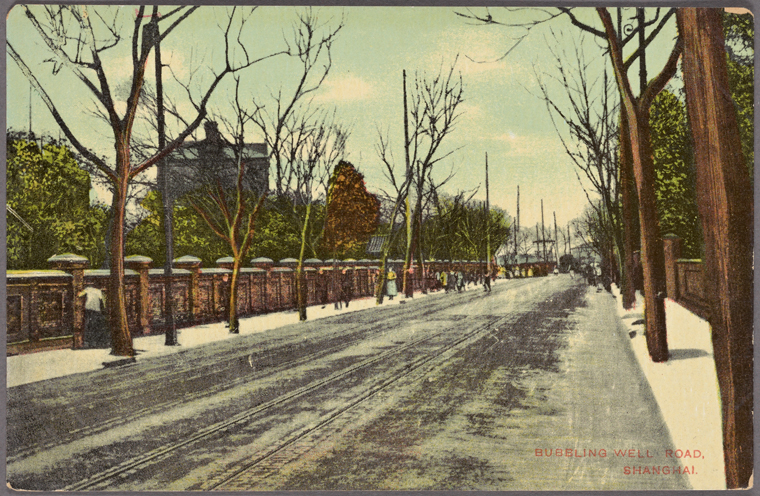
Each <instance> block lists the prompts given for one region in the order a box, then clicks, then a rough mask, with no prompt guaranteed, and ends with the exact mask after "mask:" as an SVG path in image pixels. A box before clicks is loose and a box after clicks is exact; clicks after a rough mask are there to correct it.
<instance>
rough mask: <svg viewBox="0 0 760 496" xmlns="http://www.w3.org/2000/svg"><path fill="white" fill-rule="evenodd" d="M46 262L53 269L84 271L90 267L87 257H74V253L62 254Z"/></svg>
mask: <svg viewBox="0 0 760 496" xmlns="http://www.w3.org/2000/svg"><path fill="white" fill-rule="evenodd" d="M47 262H48V263H49V264H50V265H51V266H52V267H53V268H54V269H61V270H65V269H86V268H87V267H89V266H90V261H89V260H88V259H87V257H83V256H81V255H76V254H74V253H63V254H61V255H53V256H52V257H50V258H48V259H47Z"/></svg>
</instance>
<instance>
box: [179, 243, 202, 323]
mask: <svg viewBox="0 0 760 496" xmlns="http://www.w3.org/2000/svg"><path fill="white" fill-rule="evenodd" d="M173 263H174V266H175V267H177V268H178V269H185V270H189V271H190V298H189V300H190V301H188V306H189V307H190V308H189V312H190V319H191V320H192V321H193V322H199V321H200V320H202V318H203V316H202V315H201V304H200V299H201V290H200V284H199V281H200V276H201V259H200V258H198V257H194V256H192V255H185V256H184V257H179V258H175V259H174V262H173Z"/></svg>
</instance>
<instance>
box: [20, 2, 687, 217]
mask: <svg viewBox="0 0 760 496" xmlns="http://www.w3.org/2000/svg"><path fill="white" fill-rule="evenodd" d="M112 9H113V10H114V11H117V10H118V11H119V15H120V16H121V17H120V18H121V19H122V21H123V26H124V28H125V31H124V32H125V33H128V32H129V26H130V24H131V22H132V20H133V19H134V11H135V7H134V6H128V7H123V8H120V9H119V8H118V7H112ZM294 12H295V10H294V8H293V7H260V8H258V9H257V10H256V11H255V12H254V13H253V17H252V18H251V20H252V23H251V24H250V26H249V27H250V28H252V29H250V30H249V32H248V34H247V37H246V38H245V41H246V46H247V47H248V49H249V51H250V52H251V53H252V54H254V55H256V54H258V55H262V54H264V53H268V51H271V50H273V49H277V47H280V46H282V38H283V33H288V32H289V30H290V27H289V26H290V25H291V22H292V21H293V19H294ZM316 12H317V13H318V15H319V18H320V21H321V22H328V23H329V22H332V23H333V24H335V23H337V22H338V21H339V20H340V18H341V16H343V18H344V19H345V27H344V28H343V30H342V31H341V32H340V34H339V36H338V38H337V40H336V42H335V45H334V49H333V66H332V70H331V72H330V74H329V76H328V78H327V80H326V81H325V83H324V85H323V87H322V88H321V89H320V90H319V92H318V93H316V94H315V102H316V103H319V104H323V105H334V106H335V107H336V109H337V113H338V116H339V118H340V119H341V120H343V121H345V122H349V123H353V134H352V136H351V139H350V141H349V156H348V159H349V160H350V161H352V162H353V163H354V164H355V165H357V166H358V167H359V169H360V170H361V171H362V172H363V173H364V174H365V176H366V180H367V185H368V187H369V188H370V190H378V189H380V188H387V185H386V184H385V182H384V181H385V179H384V177H383V175H382V170H381V164H380V161H379V159H378V157H377V155H376V153H375V145H376V143H377V128H381V129H383V130H390V133H391V140H392V143H391V144H392V146H393V147H394V148H393V149H394V155H395V157H396V158H397V160H399V159H400V160H403V148H402V143H403V142H402V139H401V136H402V132H403V127H402V126H403V106H402V91H401V88H402V85H401V81H402V77H401V73H402V70H403V69H406V71H407V74H408V75H409V76H410V77H411V76H413V75H414V73H415V71H420V72H427V73H428V74H431V75H432V74H434V73H435V72H437V70H438V69H439V67H440V66H441V64H444V66H445V67H447V66H448V65H450V64H451V63H452V62H453V61H454V60H455V59H456V58H457V55H459V57H458V62H457V69H458V70H459V71H461V73H462V77H463V80H464V98H465V102H464V104H463V105H462V107H461V108H462V110H463V111H464V113H463V115H462V117H461V118H460V121H459V123H458V124H457V128H456V130H455V132H454V133H453V134H452V135H451V137H450V138H449V140H448V142H447V143H446V144H445V147H444V148H445V150H451V149H457V148H460V147H461V149H460V150H458V151H457V152H456V153H455V154H453V155H452V156H451V157H450V158H449V159H448V160H447V161H446V162H444V163H442V164H441V165H440V166H439V167H440V175H441V176H444V175H446V174H447V173H448V171H449V170H450V169H451V167H454V169H455V170H456V177H455V179H454V180H452V181H451V182H450V183H449V186H448V190H449V191H450V192H454V191H456V190H458V189H473V188H476V187H478V185H481V189H480V193H479V195H478V197H479V198H481V199H484V198H485V192H484V186H483V185H484V167H483V166H484V155H485V153H486V152H488V157H489V169H490V198H491V203H492V204H495V205H498V206H500V207H502V208H504V209H506V210H507V211H508V212H509V213H510V214H514V213H515V201H516V188H517V185H518V184H519V185H520V200H521V203H520V213H521V225H522V226H530V225H532V224H535V222H538V221H540V219H541V213H540V201H541V199H542V198H543V200H544V210H545V217H546V221H547V223H549V222H550V220H551V218H552V212H553V211H556V215H557V222H558V224H560V225H565V224H566V223H567V222H568V221H570V220H571V219H573V218H575V217H577V216H578V215H579V214H580V213H581V211H582V209H583V207H584V205H585V204H586V197H585V195H584V194H583V191H582V189H581V187H580V185H579V184H578V181H577V179H576V176H575V172H574V166H573V165H572V163H571V162H570V160H569V159H568V158H567V157H566V156H565V152H564V150H563V149H562V147H561V143H560V141H559V140H558V138H557V137H556V133H555V131H554V128H553V127H552V124H551V121H550V119H549V116H548V113H547V110H546V107H545V105H544V104H543V103H542V102H541V101H540V100H539V99H537V98H536V97H535V96H533V95H531V94H530V93H529V92H536V91H537V90H538V88H537V85H536V81H535V78H534V66H535V67H536V68H537V70H539V71H547V72H551V71H552V70H553V62H552V61H551V60H550V59H549V53H550V52H549V49H548V45H552V46H556V44H557V43H558V42H557V41H556V40H555V38H554V37H553V35H552V33H551V31H553V32H554V33H555V34H556V35H557V37H558V40H559V43H561V44H564V47H565V48H568V47H569V46H570V45H569V43H571V40H572V39H573V38H577V35H578V29H577V28H575V27H573V26H572V25H571V24H570V22H569V21H568V20H567V19H566V18H564V17H561V18H557V19H555V20H553V21H551V22H550V23H547V24H545V25H542V26H540V27H537V28H535V29H533V30H532V31H531V32H530V34H529V35H528V37H527V38H525V40H524V41H523V42H522V43H521V44H520V45H519V46H518V47H517V48H516V49H515V50H514V51H512V52H511V53H510V54H509V55H508V56H507V57H506V58H505V59H504V60H501V61H498V62H493V60H495V59H497V58H498V57H500V56H501V55H502V54H503V53H504V51H505V50H506V49H507V48H508V47H510V46H511V44H512V41H511V40H512V39H513V38H514V37H515V36H518V35H520V34H522V33H523V32H522V31H520V30H518V29H515V28H505V27H499V26H489V27H484V26H473V25H470V24H468V23H467V22H466V21H465V20H463V19H462V18H460V17H458V16H456V15H455V14H454V10H453V9H451V8H444V7H321V8H318V9H317V11H316ZM493 13H494V15H495V16H496V15H498V16H499V18H500V19H505V20H507V19H508V20H510V22H518V21H520V20H523V19H525V18H526V16H535V15H536V12H535V11H532V12H527V13H522V14H514V13H510V12H506V11H503V10H500V9H494V10H493ZM222 14H223V11H222V10H221V8H212V7H203V8H201V9H199V10H198V11H197V12H196V13H194V14H193V16H192V17H191V18H190V19H189V20H188V22H186V23H185V24H183V25H182V26H180V28H178V29H177V30H176V31H175V32H174V33H172V34H171V35H170V37H169V38H168V39H167V41H166V43H165V44H163V45H162V51H163V54H164V55H163V60H164V62H165V63H168V64H170V66H171V67H172V70H173V71H174V72H175V73H176V74H177V75H178V77H180V78H186V77H187V76H188V75H189V74H190V71H191V69H192V68H196V67H202V68H203V67H208V66H209V65H215V66H216V67H218V64H219V63H220V55H221V53H220V44H219V40H220V39H221V38H220V32H219V28H218V26H217V22H220V21H221V20H222ZM579 16H580V17H582V18H583V19H585V20H587V21H588V22H591V23H594V24H595V25H596V26H600V25H601V24H600V22H599V21H598V18H597V17H596V14H595V12H594V11H593V10H592V9H583V11H581V12H579ZM331 19H332V21H330V20H331ZM7 22H8V24H7V33H8V34H7V36H8V40H9V42H10V43H12V44H13V46H14V48H15V49H16V50H17V51H18V52H19V53H21V55H22V57H24V58H25V60H26V62H27V64H29V65H30V66H31V67H32V69H33V70H35V71H36V72H37V74H39V77H40V80H41V82H42V84H43V85H44V86H45V87H46V88H47V90H48V91H49V92H50V94H51V96H52V98H53V100H54V101H55V103H56V104H57V105H58V106H59V109H60V110H61V112H62V113H63V115H64V118H65V119H66V120H67V121H68V122H69V123H70V125H71V126H72V128H73V129H74V130H75V133H77V135H78V136H80V139H81V140H82V141H83V142H84V143H85V144H86V145H88V146H90V147H91V148H92V149H94V150H96V151H97V152H98V153H100V154H109V153H112V150H109V148H108V143H109V134H108V133H109V130H108V128H107V126H104V125H103V124H102V123H100V122H98V121H96V120H94V119H92V118H90V117H88V109H91V108H93V106H94V105H95V104H94V99H93V98H92V97H91V96H90V95H89V94H88V93H87V92H86V90H84V88H83V86H82V85H81V83H79V82H78V81H77V80H75V79H74V78H72V77H71V76H70V73H69V72H68V71H67V69H66V68H64V69H62V70H61V72H60V73H59V75H57V76H52V74H51V67H52V66H51V65H50V64H45V65H40V64H41V62H42V60H43V59H44V58H48V57H49V54H48V53H47V52H45V50H44V49H43V48H42V46H41V42H40V41H38V40H39V38H38V37H37V34H36V32H35V31H34V29H33V28H32V27H31V25H30V24H29V22H28V21H27V20H26V18H25V16H24V15H23V10H22V9H21V8H19V7H16V8H14V9H13V10H12V11H11V12H10V14H9V16H8V21H7ZM550 30H551V31H550ZM674 36H675V26H674V22H671V23H670V25H669V26H668V28H667V29H665V30H664V31H663V33H662V34H661V38H660V39H661V40H663V42H662V44H661V47H662V49H657V48H656V47H655V48H654V49H653V50H650V52H651V54H649V56H648V63H649V71H650V74H654V71H659V69H660V68H661V66H662V63H663V62H664V60H665V57H667V55H668V52H669V46H670V45H669V44H670V43H672V39H673V37H674ZM123 45H124V46H123V48H122V49H121V50H120V51H119V50H114V51H113V52H114V53H113V54H110V56H109V58H108V59H107V60H106V72H107V74H108V76H109V78H110V79H111V81H112V82H111V85H112V86H113V87H116V86H118V85H119V84H124V83H125V82H126V81H127V80H128V78H129V77H130V75H131V73H130V71H131V62H130V57H129V51H128V50H129V46H128V40H127V39H125V43H123ZM583 46H584V49H585V50H586V56H587V58H588V59H589V60H590V61H595V62H592V69H594V70H596V71H597V72H599V71H601V68H602V67H604V65H605V64H606V58H604V56H603V51H602V48H601V42H598V41H596V40H594V39H592V38H591V37H586V39H585V41H584V42H583ZM468 57H470V58H473V59H476V60H479V61H491V62H486V63H475V62H472V61H470V60H469V59H468ZM149 66H150V67H152V61H149ZM7 67H8V69H7V78H8V86H7V92H8V93H7V102H8V105H7V112H8V115H7V117H8V126H9V127H12V128H15V129H27V127H28V120H29V85H28V83H27V82H26V80H25V79H24V78H23V75H21V73H20V71H19V70H18V68H17V67H16V66H15V63H14V62H13V61H12V60H11V59H10V58H8V62H7ZM292 69H293V66H289V65H288V63H287V61H286V60H285V59H283V58H279V59H272V60H270V61H268V62H266V63H262V64H260V65H257V66H254V67H253V68H252V69H250V70H249V71H248V72H246V73H244V74H243V82H244V84H245V88H246V91H248V92H249V94H253V95H258V96H259V97H260V98H266V97H267V96H268V95H269V94H270V93H271V92H272V91H276V89H277V88H279V87H280V86H281V85H284V86H285V87H286V88H287V87H288V84H291V85H292V77H289V76H292ZM149 72H150V71H149ZM148 79H149V80H150V79H152V78H151V77H150V76H148ZM230 81H231V79H229V80H228V82H230ZM169 91H171V90H169ZM175 91H176V89H175ZM173 94H174V95H175V97H178V95H179V94H178V93H176V92H175V93H173ZM229 95H230V93H229V86H224V87H221V88H219V91H217V93H216V94H215V99H214V101H213V102H212V103H213V105H212V107H213V108H215V109H220V110H218V111H220V112H223V110H221V109H222V108H223V104H224V101H225V99H229ZM556 97H557V98H558V99H561V98H562V94H561V93H560V92H557V93H556ZM178 101H179V102H180V103H181V108H182V109H184V110H186V111H188V110H190V106H189V105H188V104H187V103H186V102H183V101H182V100H181V99H180V98H178ZM32 110H33V128H34V131H35V132H36V133H50V134H52V135H54V136H57V135H58V130H57V128H56V127H55V124H54V122H53V120H52V118H51V117H50V115H49V112H48V111H47V109H46V108H45V107H44V105H43V103H42V101H41V100H40V99H39V98H38V97H36V96H35V97H33V103H32ZM191 116H192V115H191ZM201 137H202V136H201ZM251 139H254V137H253V136H252V138H251ZM111 143H112V141H111Z"/></svg>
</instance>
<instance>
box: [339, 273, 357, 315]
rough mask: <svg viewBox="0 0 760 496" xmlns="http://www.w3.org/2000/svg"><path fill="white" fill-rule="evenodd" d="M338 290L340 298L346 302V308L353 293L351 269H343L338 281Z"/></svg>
mask: <svg viewBox="0 0 760 496" xmlns="http://www.w3.org/2000/svg"><path fill="white" fill-rule="evenodd" d="M340 290H341V291H340V293H341V299H342V300H343V302H344V303H345V304H346V308H348V303H349V302H350V301H351V298H352V297H353V295H354V274H353V272H352V271H350V270H348V269H343V274H342V278H341V281H340Z"/></svg>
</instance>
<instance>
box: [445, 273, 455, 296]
mask: <svg viewBox="0 0 760 496" xmlns="http://www.w3.org/2000/svg"><path fill="white" fill-rule="evenodd" d="M447 282H448V283H449V285H448V287H447V289H446V292H447V293H448V292H449V291H455V290H456V288H457V275H456V273H455V272H454V271H453V270H452V271H451V272H449V277H448V281H447Z"/></svg>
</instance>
